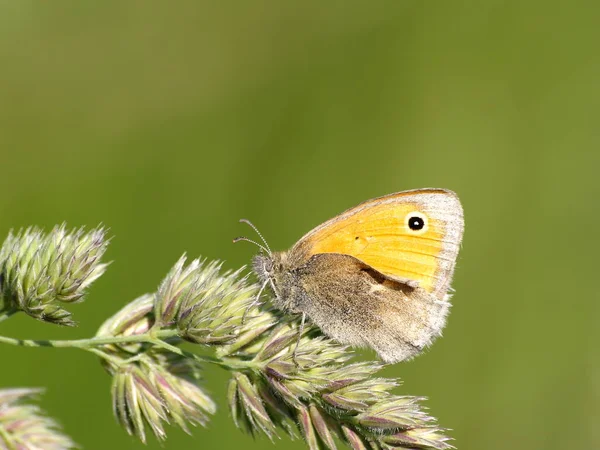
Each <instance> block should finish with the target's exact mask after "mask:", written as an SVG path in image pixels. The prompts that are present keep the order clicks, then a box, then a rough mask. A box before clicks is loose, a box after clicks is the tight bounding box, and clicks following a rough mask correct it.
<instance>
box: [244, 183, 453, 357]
mask: <svg viewBox="0 0 600 450" xmlns="http://www.w3.org/2000/svg"><path fill="white" fill-rule="evenodd" d="M245 222H247V223H249V222H248V221H245ZM250 225H251V226H252V227H253V228H254V229H255V230H256V228H255V227H254V226H253V225H252V224H251V223H250ZM463 229H464V219H463V209H462V206H461V203H460V201H459V199H458V196H457V195H456V194H455V193H454V192H452V191H449V190H445V189H433V188H429V189H417V190H410V191H404V192H398V193H394V194H389V195H385V196H383V197H379V198H374V199H371V200H368V201H366V202H364V203H361V204H359V205H358V206H355V207H354V208H351V209H349V210H347V211H345V212H343V213H341V214H339V215H338V216H336V217H334V218H332V219H330V220H328V221H327V222H325V223H323V224H321V225H319V226H318V227H316V228H315V229H313V230H312V231H310V232H308V233H307V234H306V235H304V236H303V237H302V238H301V239H300V240H299V241H298V242H296V244H295V245H294V246H293V247H292V248H291V249H290V250H287V251H282V252H272V251H271V250H270V248H269V246H268V245H267V244H266V241H265V240H264V239H263V242H264V243H265V245H264V246H263V245H260V244H257V245H259V246H260V247H261V248H262V249H263V252H262V253H259V254H258V255H256V256H255V257H254V258H253V261H252V267H253V270H254V272H255V273H256V275H257V276H258V278H259V279H260V280H261V281H262V283H263V285H262V286H263V289H264V287H265V286H267V285H269V286H270V288H271V289H272V291H273V294H274V300H273V301H274V304H275V306H276V307H277V308H279V309H281V310H283V311H284V312H287V313H291V314H299V315H301V316H302V326H303V325H304V321H305V320H307V319H308V320H309V321H311V322H312V323H313V324H315V325H316V326H318V327H319V328H320V329H321V331H322V332H323V333H324V334H326V335H328V336H330V337H331V338H333V339H335V340H337V341H338V342H340V343H342V344H349V345H352V346H358V347H370V348H372V349H373V350H375V351H376V352H377V354H378V355H379V357H380V358H381V359H382V360H383V361H384V362H386V363H394V362H398V361H403V360H406V359H410V358H412V357H414V356H415V355H417V354H419V353H421V352H422V351H423V349H424V348H425V347H427V346H428V345H430V344H431V343H432V342H433V340H434V339H435V338H436V337H437V336H439V335H441V331H442V329H443V328H444V326H445V323H446V317H447V315H448V312H449V308H450V302H449V300H450V294H449V291H450V282H451V280H452V275H453V273H454V268H455V265H456V259H457V256H458V251H459V248H460V244H461V241H462V236H463ZM256 231H257V233H258V230H256ZM258 234H259V236H260V237H261V239H262V235H260V233H258ZM238 240H249V239H247V238H238ZM251 242H253V241H251ZM255 243H256V242H255ZM259 296H260V294H259Z"/></svg>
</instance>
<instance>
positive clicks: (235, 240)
mask: <svg viewBox="0 0 600 450" xmlns="http://www.w3.org/2000/svg"><path fill="white" fill-rule="evenodd" d="M240 241H246V242H250V243H251V244H254V245H256V246H257V247H259V248H261V249H262V250H263V251H264V252H265V253H268V254H269V255H270V254H271V251H270V250H269V249H268V248H265V246H264V245H261V244H259V243H258V242H256V241H253V240H252V239H248V238H247V237H245V236H240V237H236V238H235V239H234V240H233V243H234V244H235V243H236V242H240Z"/></svg>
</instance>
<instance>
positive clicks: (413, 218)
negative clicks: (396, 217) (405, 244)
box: [405, 211, 428, 234]
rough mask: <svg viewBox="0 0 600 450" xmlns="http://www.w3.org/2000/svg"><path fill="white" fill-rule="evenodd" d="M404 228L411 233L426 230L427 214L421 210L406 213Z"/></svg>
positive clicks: (419, 232) (420, 232)
mask: <svg viewBox="0 0 600 450" xmlns="http://www.w3.org/2000/svg"><path fill="white" fill-rule="evenodd" d="M405 223H406V228H407V229H408V230H407V231H409V232H410V233H412V234H422V233H425V232H426V231H427V228H428V221H427V216H426V215H425V214H423V213H421V212H418V211H413V212H411V213H409V214H407V215H406V222H405Z"/></svg>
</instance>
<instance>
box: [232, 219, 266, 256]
mask: <svg viewBox="0 0 600 450" xmlns="http://www.w3.org/2000/svg"><path fill="white" fill-rule="evenodd" d="M240 222H241V223H245V224H247V225H250V227H251V228H252V229H253V230H254V231H256V234H258V237H259V238H260V240H261V241H263V244H265V245H264V246H262V245H259V247H261V248H262V249H264V250H266V251H267V253H268V254H269V255H271V254H272V252H271V248H270V247H269V244H267V240H266V239H265V238H264V237H263V235H262V234H261V233H260V231H258V228H256V227H255V226H254V224H253V223H252V222H250V221H249V220H248V219H240ZM257 245H258V244H257Z"/></svg>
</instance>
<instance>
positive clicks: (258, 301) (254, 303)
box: [242, 280, 269, 325]
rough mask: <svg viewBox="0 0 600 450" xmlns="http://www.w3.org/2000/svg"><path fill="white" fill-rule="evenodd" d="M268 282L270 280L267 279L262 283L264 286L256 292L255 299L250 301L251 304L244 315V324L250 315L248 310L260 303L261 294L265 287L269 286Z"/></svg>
mask: <svg viewBox="0 0 600 450" xmlns="http://www.w3.org/2000/svg"><path fill="white" fill-rule="evenodd" d="M268 282H269V280H267V281H265V282H264V283H263V284H262V286H261V287H260V289H259V290H258V294H256V297H255V298H254V300H252V303H250V305H249V306H248V307H247V308H246V311H244V315H243V316H242V325H244V323H246V316H247V315H248V311H250V310H251V309H252V308H254V307H255V306H256V305H258V304H259V303H260V296H261V294H262V292H263V291H264V290H265V287H267V283H268Z"/></svg>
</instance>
